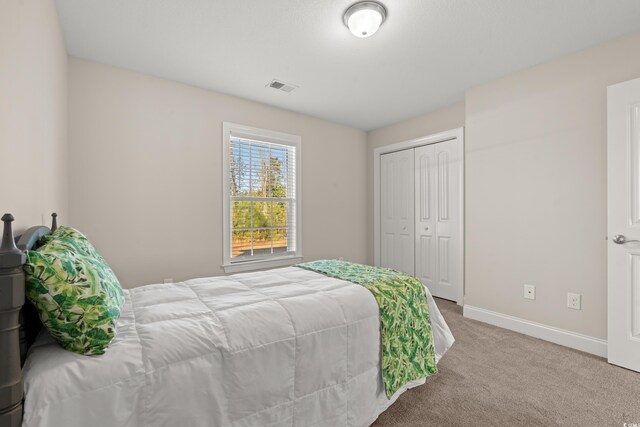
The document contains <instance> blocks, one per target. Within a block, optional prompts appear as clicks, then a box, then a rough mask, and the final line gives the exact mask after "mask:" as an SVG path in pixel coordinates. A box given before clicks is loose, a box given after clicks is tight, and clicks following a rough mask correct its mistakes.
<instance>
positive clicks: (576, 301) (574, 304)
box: [567, 292, 582, 310]
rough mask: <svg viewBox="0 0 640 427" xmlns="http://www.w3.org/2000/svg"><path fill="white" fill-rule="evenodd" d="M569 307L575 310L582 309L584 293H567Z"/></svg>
mask: <svg viewBox="0 0 640 427" xmlns="http://www.w3.org/2000/svg"><path fill="white" fill-rule="evenodd" d="M567 307H568V308H572V309H574V310H582V295H580V294H572V293H571V292H569V293H567Z"/></svg>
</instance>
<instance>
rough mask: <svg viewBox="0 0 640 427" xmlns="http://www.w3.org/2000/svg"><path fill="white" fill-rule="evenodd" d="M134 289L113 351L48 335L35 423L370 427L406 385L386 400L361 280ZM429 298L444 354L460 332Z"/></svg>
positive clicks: (32, 399) (308, 277)
mask: <svg viewBox="0 0 640 427" xmlns="http://www.w3.org/2000/svg"><path fill="white" fill-rule="evenodd" d="M125 293H126V302H125V305H124V308H123V312H122V316H121V318H120V320H119V321H118V324H117V328H118V329H117V336H116V338H115V340H114V341H113V343H112V345H111V346H110V347H109V349H108V350H107V353H106V354H104V355H102V356H80V355H77V354H73V353H70V352H67V351H64V350H62V349H61V348H60V347H59V346H58V345H57V344H55V343H54V342H52V341H51V338H50V336H47V335H48V334H42V336H41V337H40V338H39V340H38V342H37V343H36V344H35V345H34V346H33V348H32V350H31V352H30V354H29V357H28V359H27V361H26V364H25V367H24V378H25V393H26V398H25V413H24V422H23V426H26V427H36V426H38V427H44V426H51V427H59V426H65V427H73V426H79V427H80V426H82V427H85V426H87V425H92V426H109V427H114V426H154V427H156V426H170V427H178V426H305V427H311V426H321V425H322V426H332V427H336V426H365V425H369V424H370V423H372V422H373V421H374V420H375V419H376V418H377V416H378V415H379V414H380V413H381V412H382V411H384V410H385V409H386V408H387V407H388V406H389V405H390V404H391V403H392V402H393V400H395V398H397V396H398V395H399V394H400V393H402V392H403V391H404V390H405V389H406V387H405V389H403V390H400V391H399V392H398V393H396V395H395V396H394V398H393V399H391V400H389V399H387V397H386V396H385V393H384V389H383V386H382V378H381V372H380V361H379V353H380V351H379V349H380V341H379V318H378V307H377V305H376V301H375V299H374V298H373V296H372V295H371V294H370V293H369V291H367V290H366V289H365V288H363V287H361V286H359V285H354V284H352V283H350V282H345V281H342V280H337V279H332V278H328V277H325V276H323V275H321V274H317V273H314V272H310V271H306V270H302V269H299V268H295V267H289V268H282V269H276V270H270V271H267V272H258V273H248V274H237V275H234V276H229V277H212V278H206V279H195V280H189V281H186V282H182V283H174V284H158V285H149V286H143V287H140V288H135V289H131V290H128V291H125ZM429 306H430V312H431V323H432V325H433V332H434V339H435V347H436V352H437V357H438V358H440V357H442V355H443V354H444V352H445V351H446V350H447V349H448V348H449V347H450V346H451V344H452V343H453V336H452V335H451V333H450V331H449V328H448V327H447V325H446V323H445V322H444V319H443V318H442V316H441V314H440V312H439V311H438V309H437V307H436V306H435V303H434V302H433V299H432V298H431V296H430V295H429ZM422 382H424V380H422V381H417V382H414V383H412V384H408V387H410V386H415V385H418V384H420V383H422Z"/></svg>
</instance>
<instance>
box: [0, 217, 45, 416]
mask: <svg viewBox="0 0 640 427" xmlns="http://www.w3.org/2000/svg"><path fill="white" fill-rule="evenodd" d="M51 216H52V217H53V223H52V226H51V229H49V228H48V227H44V226H36V227H31V228H29V229H28V230H27V231H25V232H24V234H22V235H21V236H20V237H19V239H18V242H17V245H16V240H15V239H14V237H13V230H12V228H11V223H12V222H13V220H14V218H13V215H11V214H4V215H3V216H2V221H3V222H4V231H3V234H2V244H1V245H0V426H1V427H5V426H6V427H20V426H21V425H22V399H23V391H24V390H23V384H22V364H23V363H24V359H25V358H26V356H27V351H28V350H29V346H30V345H31V344H32V343H33V340H35V337H36V335H37V334H38V332H39V330H40V327H41V323H40V319H38V315H37V313H36V312H35V309H34V308H33V306H32V305H31V304H30V303H28V302H27V303H25V277H24V271H23V270H22V265H23V264H24V263H25V261H26V256H25V251H27V250H30V249H32V248H34V247H35V246H36V245H37V243H38V241H39V240H40V238H42V236H44V235H47V234H49V233H51V231H52V230H55V229H56V226H57V224H56V217H57V214H55V213H54V214H52V215H51Z"/></svg>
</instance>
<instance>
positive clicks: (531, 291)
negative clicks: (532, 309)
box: [524, 285, 536, 299]
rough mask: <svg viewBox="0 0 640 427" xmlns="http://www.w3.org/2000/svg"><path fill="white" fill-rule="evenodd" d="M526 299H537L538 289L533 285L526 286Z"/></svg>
mask: <svg viewBox="0 0 640 427" xmlns="http://www.w3.org/2000/svg"><path fill="white" fill-rule="evenodd" d="M524 297H525V298H526V299H536V287H535V286H533V285H524Z"/></svg>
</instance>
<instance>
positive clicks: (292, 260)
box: [222, 255, 302, 273]
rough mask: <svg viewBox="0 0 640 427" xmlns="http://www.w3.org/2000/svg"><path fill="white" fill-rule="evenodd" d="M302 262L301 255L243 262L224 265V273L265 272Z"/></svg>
mask: <svg viewBox="0 0 640 427" xmlns="http://www.w3.org/2000/svg"><path fill="white" fill-rule="evenodd" d="M300 261H302V255H291V256H287V257H282V258H270V259H263V260H259V261H244V262H236V263H233V264H224V265H223V266H222V268H223V269H224V272H225V273H240V272H243V271H254V270H265V269H267V268H275V267H288V266H290V265H293V264H296V263H298V262H300Z"/></svg>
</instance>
